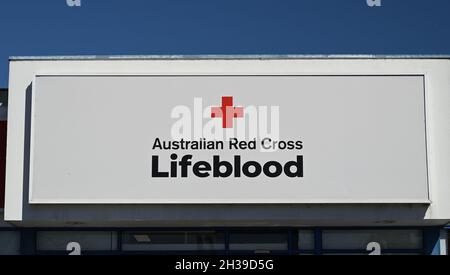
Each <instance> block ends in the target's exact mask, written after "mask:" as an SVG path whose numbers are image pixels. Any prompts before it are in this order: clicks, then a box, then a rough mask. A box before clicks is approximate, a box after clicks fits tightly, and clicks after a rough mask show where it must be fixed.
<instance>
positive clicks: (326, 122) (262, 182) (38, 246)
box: [0, 56, 450, 255]
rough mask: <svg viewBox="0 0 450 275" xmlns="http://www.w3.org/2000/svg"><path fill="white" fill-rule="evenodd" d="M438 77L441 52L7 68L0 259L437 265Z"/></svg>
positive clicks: (445, 156) (37, 63) (443, 210)
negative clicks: (396, 259)
mask: <svg viewBox="0 0 450 275" xmlns="http://www.w3.org/2000/svg"><path fill="white" fill-rule="evenodd" d="M449 75H450V65H449V63H448V58H446V57H369V56H367V57H365V56H337V57H330V56H328V57H324V56H202V57H200V56H179V57H177V56H145V57H13V58H11V60H10V80H9V89H8V91H6V90H4V91H2V106H1V108H3V109H2V110H7V116H6V112H4V113H3V118H2V121H3V122H2V123H3V124H0V126H1V127H2V129H3V130H1V131H0V135H1V136H0V137H1V144H0V145H1V146H2V148H3V149H2V150H4V151H0V153H2V152H3V153H2V155H3V158H1V156H0V160H3V162H2V163H0V164H3V167H6V168H5V171H6V180H5V182H6V186H5V188H4V190H5V192H4V193H5V195H4V198H5V199H4V202H3V204H4V211H3V215H4V217H3V219H2V222H1V224H0V225H1V227H0V244H1V245H0V247H1V248H0V253H2V254H33V255H34V254H72V255H76V254H111V255H115V254H173V253H176V254H255V253H256V254H260V253H261V254H294V255H296V254H367V255H369V254H370V255H378V254H428V255H430V254H432V255H446V254H447V251H448V241H447V240H448V236H447V235H448V234H447V230H446V229H445V226H446V224H448V223H449V221H450V202H449V201H448V194H450V184H449V182H450V175H449V174H448V169H447V167H448V166H449V164H450V129H449V128H448V125H449V124H450V85H449V81H448V76H449ZM8 95H9V96H8ZM6 121H7V126H6ZM6 130H7V132H6ZM0 176H2V174H1V173H0ZM0 189H1V190H3V188H0ZM0 192H1V191H0Z"/></svg>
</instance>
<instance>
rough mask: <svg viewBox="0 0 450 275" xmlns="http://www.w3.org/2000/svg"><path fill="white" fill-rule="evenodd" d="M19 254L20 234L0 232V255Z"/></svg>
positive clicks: (16, 232)
mask: <svg viewBox="0 0 450 275" xmlns="http://www.w3.org/2000/svg"><path fill="white" fill-rule="evenodd" d="M19 254H20V232H18V231H0V255H19Z"/></svg>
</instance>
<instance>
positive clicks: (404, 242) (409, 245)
mask: <svg viewBox="0 0 450 275" xmlns="http://www.w3.org/2000/svg"><path fill="white" fill-rule="evenodd" d="M322 232H323V233H322V245H323V249H363V250H366V248H367V245H368V244H369V243H371V242H377V243H379V244H380V246H381V249H382V250H383V249H421V248H422V231H421V230H323V231H322Z"/></svg>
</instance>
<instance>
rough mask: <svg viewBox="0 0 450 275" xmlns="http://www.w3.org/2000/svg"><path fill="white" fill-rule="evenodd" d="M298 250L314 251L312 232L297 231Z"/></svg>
mask: <svg viewBox="0 0 450 275" xmlns="http://www.w3.org/2000/svg"><path fill="white" fill-rule="evenodd" d="M298 249H300V250H306V249H310V250H313V249H314V231H313V230H299V231H298Z"/></svg>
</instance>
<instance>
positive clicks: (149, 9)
mask: <svg viewBox="0 0 450 275" xmlns="http://www.w3.org/2000/svg"><path fill="white" fill-rule="evenodd" d="M81 3H82V6H81V7H75V8H70V7H68V6H67V5H66V0H39V1H36V0H35V1H31V0H1V1H0V87H6V86H7V79H8V57H9V56H15V55H124V54H126V55H133V54H450V0H382V6H381V7H375V8H371V7H368V6H367V4H366V0H157V1H152V0H81Z"/></svg>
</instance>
